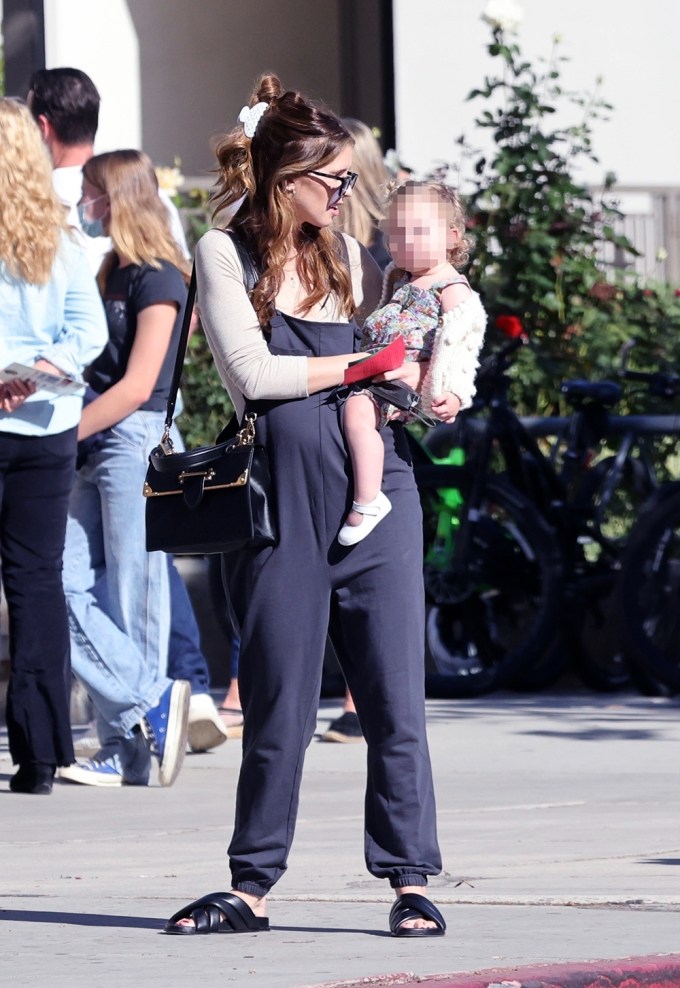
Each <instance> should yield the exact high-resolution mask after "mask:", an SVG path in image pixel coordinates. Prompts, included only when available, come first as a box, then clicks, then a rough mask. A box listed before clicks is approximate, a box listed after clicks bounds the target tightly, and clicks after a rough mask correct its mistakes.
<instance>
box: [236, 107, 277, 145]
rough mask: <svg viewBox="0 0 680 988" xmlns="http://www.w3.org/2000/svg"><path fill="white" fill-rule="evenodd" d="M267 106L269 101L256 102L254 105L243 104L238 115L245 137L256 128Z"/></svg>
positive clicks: (250, 134) (251, 133) (251, 134)
mask: <svg viewBox="0 0 680 988" xmlns="http://www.w3.org/2000/svg"><path fill="white" fill-rule="evenodd" d="M268 108H269V103H256V104H255V106H244V107H243V109H242V110H241V112H240V113H239V115H238V119H239V121H240V123H242V124H243V130H244V132H245V135H246V137H252V136H253V134H254V133H255V131H256V130H257V125H258V124H259V122H260V118H261V117H262V114H263V113H264V111H265V110H267V109H268Z"/></svg>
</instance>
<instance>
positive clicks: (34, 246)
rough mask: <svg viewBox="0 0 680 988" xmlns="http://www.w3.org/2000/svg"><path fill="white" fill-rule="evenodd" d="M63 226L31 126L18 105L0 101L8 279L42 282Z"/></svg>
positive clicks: (0, 239) (2, 257) (1, 222)
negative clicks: (10, 277)
mask: <svg viewBox="0 0 680 988" xmlns="http://www.w3.org/2000/svg"><path fill="white" fill-rule="evenodd" d="M68 230H69V226H68V223H67V220H66V209H65V207H64V205H63V203H62V202H60V200H59V198H58V197H57V195H56V194H55V192H54V189H53V187H52V164H51V162H50V159H49V155H48V153H47V149H46V148H45V145H44V144H43V141H42V137H41V136H40V131H39V130H38V126H37V124H36V123H35V121H34V120H33V118H32V116H31V114H30V112H29V111H28V109H27V108H26V107H25V106H23V105H22V104H21V103H19V102H17V101H16V100H13V99H7V98H5V99H0V262H2V263H3V264H4V265H5V267H6V269H7V271H8V272H9V274H10V275H11V276H12V277H13V278H21V279H23V280H24V281H28V282H29V283H30V284H32V285H44V284H45V283H46V282H47V281H49V279H50V275H51V273H52V268H53V267H54V262H55V259H56V256H57V251H58V249H59V242H60V240H61V237H62V236H63V233H64V232H66V231H68Z"/></svg>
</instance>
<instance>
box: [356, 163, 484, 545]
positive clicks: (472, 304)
mask: <svg viewBox="0 0 680 988" xmlns="http://www.w3.org/2000/svg"><path fill="white" fill-rule="evenodd" d="M386 225H387V235H388V241H389V248H390V253H391V255H392V258H393V263H392V264H391V265H390V266H389V267H388V268H387V269H386V271H385V277H384V282H383V294H382V299H381V302H380V307H379V308H378V309H377V310H376V311H375V312H374V313H373V314H372V315H370V316H369V317H368V318H367V319H366V321H365V323H364V328H363V342H362V349H369V348H374V347H376V346H378V347H384V346H385V345H387V344H389V343H391V342H393V341H394V340H396V339H398V338H399V337H401V338H402V339H403V342H404V345H405V353H406V360H410V361H420V362H423V363H424V367H423V373H422V374H421V378H420V380H421V384H420V386H419V387H418V388H417V390H418V391H419V393H420V395H421V405H422V409H423V411H424V412H425V413H427V414H428V415H432V416H434V418H437V419H439V420H440V421H442V422H452V421H453V420H454V419H455V417H456V415H457V413H458V412H459V411H460V409H461V408H467V407H469V406H470V405H471V403H472V398H473V396H474V393H475V386H474V380H475V372H476V369H477V366H478V362H479V361H478V356H479V351H480V349H481V346H482V342H483V339H484V329H485V326H486V313H485V311H484V308H483V306H482V303H481V301H480V298H479V295H477V293H476V292H474V291H472V289H471V288H470V286H469V284H468V282H467V279H466V278H465V277H464V276H463V275H461V274H459V273H458V271H457V269H456V267H455V265H462V264H464V263H465V262H466V261H467V258H468V249H469V241H468V240H467V238H466V237H465V214H464V210H463V206H462V203H461V200H460V198H459V196H458V194H457V193H456V192H455V191H454V190H453V189H451V188H449V187H448V186H446V185H443V184H441V183H439V182H429V181H424V182H413V181H409V182H406V183H405V184H403V185H401V186H399V187H398V188H397V189H396V191H395V192H394V193H393V195H392V197H391V200H390V202H389V204H388V211H387V218H386ZM388 300H389V301H388ZM360 366H361V365H360V364H353V365H352V375H353V376H354V377H355V376H356V373H357V368H358V367H360ZM367 370H368V365H367ZM399 376H400V375H399V370H395V371H390V372H387V373H385V374H383V375H382V379H383V380H395V379H397V378H398V377H399ZM413 417H414V416H413V414H412V413H409V412H400V411H399V410H398V409H395V408H394V406H392V405H390V404H388V403H387V402H386V401H385V400H384V399H382V398H379V397H377V396H375V395H374V394H372V393H371V390H370V385H368V386H366V385H365V384H364V385H363V386H361V387H360V389H358V390H354V391H353V392H352V393H351V394H350V395H349V397H348V398H347V401H346V402H345V408H344V419H343V421H344V432H345V438H346V441H347V445H348V447H349V453H350V457H351V460H352V469H353V473H354V500H353V503H352V509H351V511H350V512H349V514H348V515H347V518H346V519H345V523H344V524H343V526H342V528H341V529H340V532H339V533H338V542H340V544H341V545H347V546H348V545H355V544H356V543H357V542H360V541H361V540H362V539H364V538H365V537H366V536H367V535H368V534H369V532H371V531H372V530H373V529H374V528H375V526H376V525H377V524H378V523H379V522H380V521H382V519H383V518H384V517H385V516H386V515H387V514H388V513H389V511H390V510H391V507H392V506H391V504H390V501H389V498H388V497H387V496H386V495H385V494H384V493H383V492H382V490H381V485H382V474H383V461H384V452H385V451H384V445H383V440H382V437H381V436H380V433H379V430H380V429H382V428H384V426H386V425H387V423H388V422H390V421H402V422H404V421H406V422H407V421H410V420H411V419H412V418H413Z"/></svg>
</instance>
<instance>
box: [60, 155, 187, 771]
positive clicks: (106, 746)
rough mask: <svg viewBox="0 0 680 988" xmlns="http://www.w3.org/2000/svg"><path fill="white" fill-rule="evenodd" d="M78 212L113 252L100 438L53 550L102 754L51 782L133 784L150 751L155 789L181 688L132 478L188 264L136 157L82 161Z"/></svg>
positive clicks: (167, 360)
mask: <svg viewBox="0 0 680 988" xmlns="http://www.w3.org/2000/svg"><path fill="white" fill-rule="evenodd" d="M79 211H80V219H81V223H82V227H83V230H84V232H85V233H86V234H88V235H90V236H100V235H102V234H105V235H106V236H109V237H110V238H111V243H112V248H113V249H112V250H111V251H110V253H109V254H107V255H106V257H105V258H104V261H103V263H102V266H101V268H100V270H99V273H98V275H97V281H98V284H99V288H100V291H101V295H102V298H103V301H104V308H105V310H106V315H107V321H108V329H109V340H108V344H107V346H106V348H105V349H104V351H103V353H102V354H101V355H100V357H99V358H98V359H97V360H96V361H95V362H94V363H93V364H92V365H91V366H90V368H89V369H88V373H87V378H88V383H89V385H90V387H91V388H92V390H93V393H94V394H95V395H96V397H94V400H92V401H90V402H89V403H88V404H87V405H86V407H85V408H84V409H83V416H82V419H81V423H80V427H79V430H78V438H79V440H87V439H88V437H90V436H92V435H94V434H95V433H99V434H100V441H99V442H98V443H97V448H96V449H95V450H94V451H93V452H92V453H91V454H90V455H89V456H88V457H87V460H86V462H85V464H84V465H83V466H82V468H81V469H80V470H79V472H78V477H77V481H76V485H75V487H74V489H73V494H72V497H71V502H70V507H69V521H68V528H67V535H66V548H65V553H64V588H65V591H66V599H67V603H68V608H69V619H70V628H71V652H72V664H73V671H74V672H75V674H76V676H77V677H78V678H79V679H80V680H81V682H82V683H83V684H84V686H85V688H86V689H87V691H88V693H89V694H90V696H91V698H92V700H93V702H94V704H95V707H96V710H97V716H98V731H99V737H100V740H101V742H102V748H101V750H100V751H99V752H98V754H96V755H95V756H94V758H92V759H90V760H89V761H86V762H84V763H77V762H76V763H74V764H73V765H71V766H69V767H68V768H65V769H61V771H60V776H61V778H62V779H66V780H68V781H71V782H80V783H84V784H86V785H107V786H117V785H122V784H123V783H127V784H131V785H146V784H147V783H148V781H149V776H150V763H151V755H154V756H155V757H156V758H157V760H158V763H159V781H160V784H161V785H164V786H168V785H171V784H172V783H173V782H174V780H175V778H176V777H177V774H178V772H179V770H180V768H181V765H182V761H183V758H184V752H185V747H186V740H187V720H188V708H189V698H190V685H189V683H187V682H186V681H183V680H171V679H169V678H168V677H167V675H166V669H167V651H168V638H169V625H170V591H169V583H168V563H167V558H166V556H165V555H164V554H163V553H160V552H158V553H148V552H147V551H146V548H145V527H144V515H145V511H144V499H143V497H142V486H143V482H144V477H145V473H146V468H147V459H148V455H149V452H150V451H151V449H152V448H153V447H154V446H155V445H157V443H158V440H159V438H160V436H161V434H162V431H163V423H164V419H165V406H166V403H167V397H168V391H169V387H170V381H171V377H172V367H173V365H174V360H175V353H176V349H177V343H178V340H179V334H180V330H181V324H182V316H183V309H184V305H185V303H186V295H187V289H186V282H187V275H188V265H187V262H186V260H185V258H184V256H183V255H182V253H181V252H180V250H179V248H178V246H177V244H176V242H175V240H174V239H173V236H172V234H171V232H170V226H169V222H168V214H167V210H166V209H165V207H164V206H163V203H162V202H161V200H160V198H159V196H158V185H157V181H156V176H155V172H154V169H153V165H152V163H151V161H150V159H149V158H148V157H147V156H146V155H145V154H143V153H142V152H140V151H135V150H125V151H112V152H109V153H107V154H101V155H97V156H95V157H93V158H91V159H90V160H89V161H88V162H86V164H85V165H84V167H83V197H82V199H81V202H80V204H79Z"/></svg>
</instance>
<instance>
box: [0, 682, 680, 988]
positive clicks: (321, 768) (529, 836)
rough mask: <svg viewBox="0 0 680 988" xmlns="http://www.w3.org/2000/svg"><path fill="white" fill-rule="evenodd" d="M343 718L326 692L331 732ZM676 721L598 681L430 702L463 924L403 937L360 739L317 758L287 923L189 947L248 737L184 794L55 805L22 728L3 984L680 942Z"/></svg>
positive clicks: (164, 977)
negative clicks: (367, 855) (192, 906)
mask: <svg viewBox="0 0 680 988" xmlns="http://www.w3.org/2000/svg"><path fill="white" fill-rule="evenodd" d="M338 711H339V708H338V706H337V701H323V704H322V709H321V711H320V716H319V730H320V731H322V730H323V729H324V727H325V726H326V724H327V723H328V721H329V720H330V719H331V718H332V717H333V716H335V715H336V714H337V713H338ZM679 715H680V704H679V703H678V702H677V701H672V700H671V701H669V700H657V699H649V698H644V697H640V696H638V695H637V694H632V693H631V694H625V695H623V696H608V697H601V696H596V695H594V694H592V693H589V692H587V691H585V690H583V691H580V690H575V691H569V692H560V691H553V692H551V693H550V694H545V695H536V696H526V695H515V694H509V693H508V694H503V695H494V696H490V697H487V698H482V699H478V700H467V701H441V700H431V701H429V702H428V720H429V734H430V742H431V747H432V754H433V761H434V768H435V778H436V782H437V789H438V799H439V827H440V838H441V843H442V848H443V851H444V860H445V872H444V874H443V875H442V876H441V877H439V878H437V879H436V880H434V881H433V882H432V883H431V886H430V891H431V895H432V898H433V899H435V900H436V901H437V903H438V904H440V906H441V907H442V909H443V911H444V913H445V915H446V918H447V921H448V924H449V931H448V935H447V936H446V937H444V938H441V939H435V940H415V941H414V940H403V939H401V940H397V939H394V938H392V937H390V936H389V935H388V934H387V914H388V911H389V904H390V901H391V896H390V892H389V889H388V888H386V887H385V886H384V885H383V884H380V883H378V882H376V881H375V880H374V879H371V878H370V876H368V874H367V873H366V872H365V871H364V867H363V855H362V822H361V821H362V792H363V777H364V761H365V748H364V746H363V744H362V745H334V744H326V743H320V742H318V741H315V742H314V743H313V744H312V745H311V747H310V749H309V753H308V757H307V765H306V772H305V779H304V783H303V795H302V804H301V809H300V818H299V824H298V829H297V837H296V842H295V846H294V849H293V853H292V855H291V860H290V867H289V871H288V873H287V875H286V876H284V878H283V879H282V881H281V882H280V883H279V885H278V886H277V887H276V890H275V895H273V896H272V898H271V908H270V916H271V920H272V926H273V930H272V932H270V933H268V934H259V935H247V936H241V937H211V938H192V939H188V938H178V937H164V936H161V935H160V934H159V933H158V930H159V927H160V925H161V924H162V922H163V921H164V919H165V918H167V916H168V915H169V914H170V913H172V912H173V911H174V910H175V909H177V908H178V907H179V906H181V905H183V904H184V903H185V902H187V901H189V900H190V899H192V898H195V897H197V896H198V895H201V894H204V893H205V892H208V891H214V890H216V889H222V888H225V887H227V886H228V878H227V869H226V853H225V848H226V844H227V841H228V836H229V831H230V823H231V818H232V813H233V799H234V786H235V779H236V773H237V771H238V765H239V754H240V752H239V742H233V741H230V742H227V744H225V745H224V746H223V747H222V748H219V749H217V750H216V751H215V752H213V753H211V754H205V755H192V756H188V757H187V761H186V763H185V768H184V770H183V772H182V774H181V776H180V777H179V779H178V781H177V783H176V784H175V786H174V787H173V788H171V789H165V790H164V789H160V788H157V787H153V788H150V789H134V788H127V789H122V790H115V789H114V790H102V789H91V788H84V787H78V786H69V785H66V784H61V785H56V786H55V791H54V794H53V795H52V796H51V797H50V798H41V797H30V796H18V795H14V794H11V793H9V792H8V789H7V784H8V779H9V775H10V772H11V765H10V762H9V758H8V755H7V746H6V735H5V734H4V733H3V735H2V747H1V750H0V759H1V760H0V807H1V810H0V812H1V813H2V821H3V854H2V868H1V869H0V956H1V957H2V983H3V985H12V986H14V985H26V986H28V985H31V986H36V985H37V986H39V988H42V986H62V985H63V986H66V985H68V986H70V988H80V986H87V988H100V986H102V988H103V986H109V985H110V986H116V988H118V986H120V985H121V984H137V985H142V984H143V985H153V986H166V985H182V986H187V988H188V986H193V985H201V986H205V988H210V986H212V985H220V986H224V985H225V984H235V985H239V986H241V985H249V986H255V988H265V986H266V988H300V986H309V985H320V984H325V983H329V982H340V981H348V982H351V981H354V980H359V979H367V978H377V976H379V975H382V976H390V975H392V976H393V975H396V974H399V973H402V974H404V975H406V974H407V973H410V974H411V975H412V976H419V977H420V978H423V977H425V976H426V975H436V974H453V973H454V972H471V971H475V970H478V969H486V968H503V969H506V968H507V969H509V968H511V967H512V966H513V965H528V964H535V963H538V962H554V963H557V962H562V961H584V960H588V959H594V958H624V957H628V956H636V955H648V954H649V955H652V954H663V953H673V952H675V951H680V930H679V926H680V924H679V923H678V916H677V913H678V912H679V911H680V889H679V888H678V878H679V877H680V833H679V828H678V821H679V819H680V794H679V787H678V774H679V769H678V764H679V761H680V759H679V757H678V756H679V753H680V716H679ZM408 980H409V979H408V978H402V979H401V981H402V983H403V982H404V981H408ZM412 980H415V977H413V978H412ZM364 983H366V984H367V983H369V982H368V981H366V982H364ZM371 983H383V984H387V983H388V981H387V980H384V981H382V980H381V981H377V982H371ZM389 983H392V984H394V983H397V982H396V981H395V980H394V979H393V978H390V979H389Z"/></svg>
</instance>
